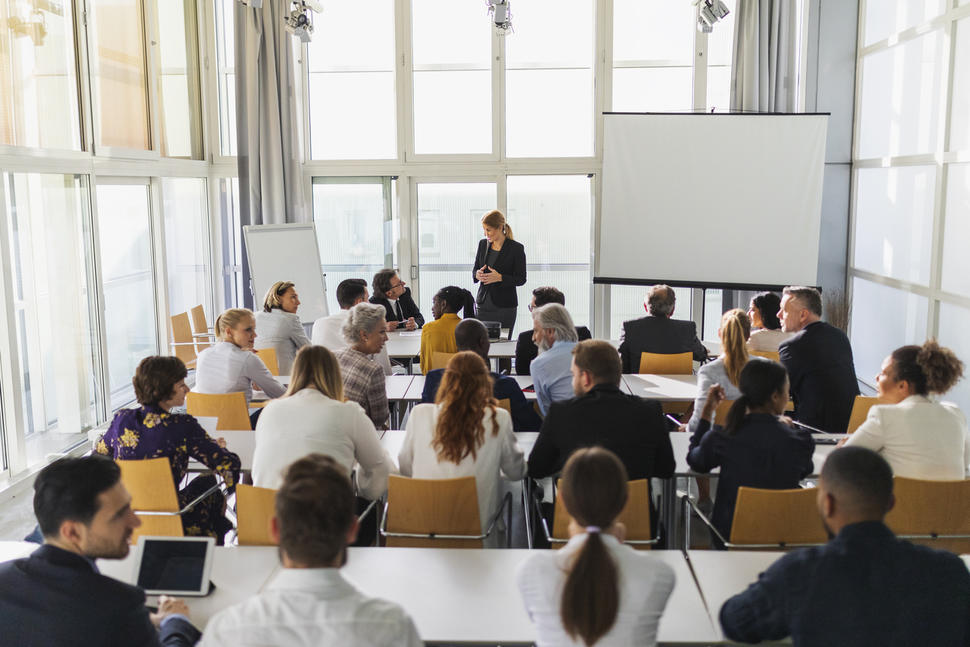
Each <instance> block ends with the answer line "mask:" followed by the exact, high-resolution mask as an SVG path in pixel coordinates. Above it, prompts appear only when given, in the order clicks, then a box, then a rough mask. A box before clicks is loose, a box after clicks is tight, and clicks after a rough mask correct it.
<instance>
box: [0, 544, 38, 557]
mask: <svg viewBox="0 0 970 647" xmlns="http://www.w3.org/2000/svg"><path fill="white" fill-rule="evenodd" d="M38 548H40V544H35V543H33V542H30V541H0V562H9V561H10V560H12V559H20V558H21V557H26V556H27V555H30V554H31V553H32V552H34V551H35V550H37V549H38Z"/></svg>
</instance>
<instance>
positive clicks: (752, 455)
mask: <svg viewBox="0 0 970 647" xmlns="http://www.w3.org/2000/svg"><path fill="white" fill-rule="evenodd" d="M738 388H739V390H740V392H741V395H740V397H738V398H737V399H735V401H734V404H733V405H731V409H730V411H728V416H727V421H726V422H725V425H724V429H723V430H715V429H713V428H712V424H713V423H712V421H713V419H714V411H715V410H716V409H717V405H718V404H720V403H721V401H723V400H724V399H725V390H724V388H723V387H722V386H721V385H719V384H714V385H712V386H711V387H710V389H708V392H707V399H706V401H705V403H704V408H703V410H702V411H701V416H700V417H701V419H700V423H699V424H698V426H697V431H696V432H695V433H694V435H693V436H691V439H690V451H689V452H688V453H687V464H688V465H690V467H691V469H693V470H694V471H695V472H710V471H711V470H712V469H714V468H715V467H720V468H721V472H720V474H719V478H718V481H717V496H716V497H715V500H714V514H713V522H714V527H715V528H717V530H718V532H720V533H721V535H722V536H723V537H724V538H725V539H728V538H730V536H731V521H732V519H733V518H734V504H735V501H736V500H737V496H738V488H739V487H741V486H747V487H756V488H762V489H771V490H785V489H789V488H795V487H798V482H799V481H801V480H802V479H803V478H805V477H806V476H808V475H809V474H811V473H812V469H813V467H814V466H813V464H812V454H813V453H814V452H815V442H814V441H813V440H812V436H811V435H810V434H808V433H807V432H803V431H801V430H796V429H793V428H792V427H790V426H789V425H788V424H786V422H785V419H783V418H781V417H780V416H781V414H782V413H783V412H784V411H785V406H786V405H787V404H788V372H787V371H786V370H785V367H784V366H782V365H781V364H779V363H778V362H772V361H770V360H758V361H751V362H748V363H747V364H745V365H744V368H743V369H741V375H740V378H739V380H738ZM715 544H716V545H717V546H720V542H719V541H715Z"/></svg>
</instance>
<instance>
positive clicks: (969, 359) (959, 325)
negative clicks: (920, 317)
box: [937, 303, 970, 413]
mask: <svg viewBox="0 0 970 647" xmlns="http://www.w3.org/2000/svg"><path fill="white" fill-rule="evenodd" d="M968 330H970V310H968V309H967V308H962V307H960V306H957V305H954V304H951V303H941V304H940V334H939V335H938V336H937V337H938V339H939V341H940V343H941V344H942V345H944V346H946V347H947V348H949V349H950V350H952V351H953V352H954V353H956V354H957V357H959V358H960V359H961V360H963V363H964V365H970V335H968V334H967V331H968ZM943 399H944V400H948V401H951V402H956V403H957V404H958V405H960V408H961V409H963V411H964V413H966V412H967V411H970V379H967V378H966V377H964V378H963V379H962V380H960V381H959V382H957V385H956V386H955V387H954V388H953V390H952V391H950V392H949V393H947V394H946V395H945V396H944V397H943Z"/></svg>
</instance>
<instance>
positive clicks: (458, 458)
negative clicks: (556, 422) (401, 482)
mask: <svg viewBox="0 0 970 647" xmlns="http://www.w3.org/2000/svg"><path fill="white" fill-rule="evenodd" d="M406 429H407V430H406V433H405V437H404V444H403V446H402V447H401V453H400V455H399V456H398V464H399V465H400V468H401V474H402V475H403V476H412V477H414V478H420V479H453V478H461V477H465V476H474V477H475V487H476V489H477V491H478V518H479V521H480V522H481V525H482V531H483V532H484V530H485V528H486V527H487V525H488V519H489V517H491V516H492V514H493V513H494V512H495V509H496V508H497V506H498V503H499V500H500V495H499V489H500V485H501V480H500V479H501V477H503V476H504V477H505V478H506V479H508V480H510V481H518V480H520V479H522V478H523V477H524V476H525V472H526V464H525V457H524V455H523V453H522V450H521V449H520V448H519V446H518V444H517V443H516V440H515V434H513V433H512V416H511V415H510V414H509V412H508V411H506V410H505V409H503V408H501V407H499V406H498V402H496V400H495V397H494V396H493V395H492V377H491V375H490V374H489V372H488V366H486V364H485V360H483V359H482V358H481V356H479V355H478V354H476V353H474V352H471V351H462V352H460V353H457V354H456V355H455V356H454V357H452V358H451V360H450V361H449V362H448V366H447V367H446V368H445V373H444V376H443V377H442V378H441V386H439V387H438V395H437V396H436V398H435V403H434V404H419V405H418V406H416V407H415V408H414V409H413V410H412V411H411V415H410V416H409V417H408V423H407V428H406ZM499 544H500V538H499V537H498V535H497V533H494V532H493V533H492V535H491V536H490V537H489V538H488V540H486V545H487V546H498V545H499Z"/></svg>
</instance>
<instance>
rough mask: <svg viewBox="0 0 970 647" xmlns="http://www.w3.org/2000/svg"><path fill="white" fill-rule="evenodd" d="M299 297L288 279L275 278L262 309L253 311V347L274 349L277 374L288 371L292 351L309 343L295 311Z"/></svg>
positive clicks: (286, 373)
mask: <svg viewBox="0 0 970 647" xmlns="http://www.w3.org/2000/svg"><path fill="white" fill-rule="evenodd" d="M299 307H300V297H299V295H298V294H297V293H296V287H295V286H294V285H293V283H291V282H290V281H277V282H276V283H274V284H273V285H272V286H271V287H270V289H269V291H268V292H267V293H266V299H264V301H263V311H262V312H257V313H256V333H257V336H258V340H259V341H257V342H256V346H255V348H256V350H262V349H264V348H275V349H276V361H277V363H278V364H279V367H280V375H289V374H290V371H291V370H292V367H293V358H294V357H296V351H298V350H300V349H301V348H303V347H304V346H308V345H309V344H310V339H309V337H307V336H306V331H305V330H303V324H302V323H300V317H299V315H297V314H296V311H297V308H299Z"/></svg>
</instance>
